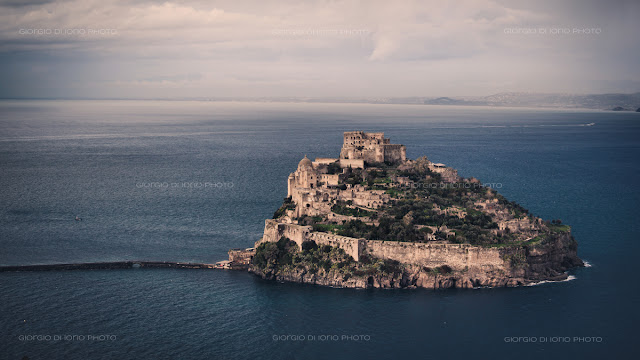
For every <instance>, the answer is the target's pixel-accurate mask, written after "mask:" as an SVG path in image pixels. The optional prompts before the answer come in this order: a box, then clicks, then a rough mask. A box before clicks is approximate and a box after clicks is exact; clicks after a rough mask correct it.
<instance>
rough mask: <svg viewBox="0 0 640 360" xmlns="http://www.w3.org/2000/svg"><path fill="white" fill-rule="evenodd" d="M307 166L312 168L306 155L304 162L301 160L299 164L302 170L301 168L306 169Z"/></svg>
mask: <svg viewBox="0 0 640 360" xmlns="http://www.w3.org/2000/svg"><path fill="white" fill-rule="evenodd" d="M306 166H309V167H312V165H311V160H309V158H308V157H307V155H305V156H304V158H302V160H300V162H299V163H298V169H300V168H301V167H306Z"/></svg>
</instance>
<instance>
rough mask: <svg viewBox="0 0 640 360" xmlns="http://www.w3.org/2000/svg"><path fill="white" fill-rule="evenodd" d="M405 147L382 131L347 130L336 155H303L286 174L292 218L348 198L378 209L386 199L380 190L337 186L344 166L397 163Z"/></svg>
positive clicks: (325, 210)
mask: <svg viewBox="0 0 640 360" xmlns="http://www.w3.org/2000/svg"><path fill="white" fill-rule="evenodd" d="M406 157H407V156H406V147H405V146H404V145H397V144H391V143H390V140H389V139H388V138H385V137H384V133H365V132H364V131H349V132H345V133H344V142H343V144H342V150H341V151H340V158H337V159H336V158H316V160H315V161H313V162H312V161H311V160H310V159H309V158H308V157H307V156H306V155H305V156H304V158H303V159H302V160H300V162H299V163H298V168H297V170H296V171H295V172H293V173H291V174H290V175H289V179H288V191H287V196H289V197H291V200H292V201H293V203H295V204H296V209H295V211H294V213H293V214H291V216H292V217H300V216H303V215H307V216H315V215H319V214H326V213H331V211H330V209H331V203H332V202H333V201H336V200H341V201H351V202H352V203H353V204H354V205H356V206H363V207H368V208H374V209H375V208H378V207H379V206H380V205H382V204H383V203H384V202H385V201H386V200H388V195H386V196H385V194H384V191H382V190H378V191H371V190H369V191H366V190H365V189H364V187H362V186H359V185H349V186H346V185H345V186H342V187H341V186H340V184H341V180H342V179H344V178H345V174H346V171H345V170H346V169H349V168H353V169H356V168H357V169H364V168H365V163H366V164H376V163H384V162H386V163H390V164H398V163H402V162H404V161H406Z"/></svg>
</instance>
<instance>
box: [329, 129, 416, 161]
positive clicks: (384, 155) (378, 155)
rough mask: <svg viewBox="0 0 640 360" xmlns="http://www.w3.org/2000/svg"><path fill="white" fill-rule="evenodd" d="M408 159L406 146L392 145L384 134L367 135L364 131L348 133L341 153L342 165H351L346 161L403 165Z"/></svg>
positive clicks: (345, 134)
mask: <svg viewBox="0 0 640 360" xmlns="http://www.w3.org/2000/svg"><path fill="white" fill-rule="evenodd" d="M406 159H407V148H406V147H405V146H404V145H398V144H391V141H390V140H389V139H388V138H385V137H384V133H366V132H364V131H348V132H345V133H344V142H343V143H342V150H341V151H340V161H341V164H349V161H344V160H362V161H363V162H368V163H381V162H385V161H386V162H390V163H401V162H404V161H405V160H406Z"/></svg>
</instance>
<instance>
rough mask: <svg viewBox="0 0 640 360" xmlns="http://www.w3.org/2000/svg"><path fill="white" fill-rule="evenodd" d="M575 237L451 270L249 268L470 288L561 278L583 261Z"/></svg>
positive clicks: (295, 276)
mask: <svg viewBox="0 0 640 360" xmlns="http://www.w3.org/2000/svg"><path fill="white" fill-rule="evenodd" d="M576 251H577V243H576V241H575V239H574V238H573V237H572V236H571V234H570V233H560V234H556V235H554V236H553V237H552V238H550V239H549V240H548V241H545V242H544V243H542V244H537V245H535V246H522V247H512V248H505V249H502V250H501V253H502V256H503V257H504V258H505V259H510V261H508V262H505V263H506V266H496V267H493V268H489V269H487V268H485V269H479V268H472V269H465V270H462V271H461V270H458V271H453V270H451V269H450V268H449V267H446V266H445V267H439V268H434V269H431V268H427V267H423V266H419V265H412V264H404V265H403V266H402V268H401V270H400V271H398V272H394V273H383V272H377V273H373V274H364V275H363V274H359V275H356V274H351V273H341V272H339V271H337V270H334V269H332V270H330V271H325V270H323V269H319V270H318V269H314V270H313V271H312V270H310V269H309V268H307V267H300V266H298V267H284V268H277V267H276V268H267V269H261V268H259V267H256V266H254V265H252V266H250V268H249V271H250V272H252V273H254V274H256V275H258V276H260V277H261V278H263V279H266V280H274V281H279V282H295V283H304V284H314V285H321V286H330V287H339V288H359V289H368V288H379V289H397V288H426V289H452V288H457V289H471V288H480V287H491V288H494V287H516V286H523V285H529V284H532V283H537V282H540V281H562V280H566V279H567V277H568V275H567V273H566V271H567V270H568V269H571V268H575V267H580V266H584V264H583V262H582V260H580V258H578V256H577V253H576Z"/></svg>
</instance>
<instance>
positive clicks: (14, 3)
mask: <svg viewBox="0 0 640 360" xmlns="http://www.w3.org/2000/svg"><path fill="white" fill-rule="evenodd" d="M639 15H640V1H634V0H629V1H624V0H620V1H615V0H613V1H595V0H569V1H562V0H554V1H546V0H542V1H541V0H538V1H522V0H504V1H503V0H493V1H488V0H487V1H484V0H478V1H472V0H456V1H447V0H440V1H388V0H387V1H375V0H373V1H312V0H309V1H267V0H248V1H242V0H230V1H227V0H222V1H215V0H214V1H197V0H196V1H187V0H173V1H138V0H128V1H119V0H113V1H110V0H52V1H49V0H0V98H143V99H145V98H190V97H203V98H253V97H346V98H360V97H369V98H371V97H382V98H384V97H407V96H424V97H439V96H451V97H455V96H485V95H491V94H495V93H500V92H542V93H576V94H586V93H610V92H623V93H631V92H638V91H640V70H639V69H640V66H638V65H639V64H640V21H638V17H639Z"/></svg>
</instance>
